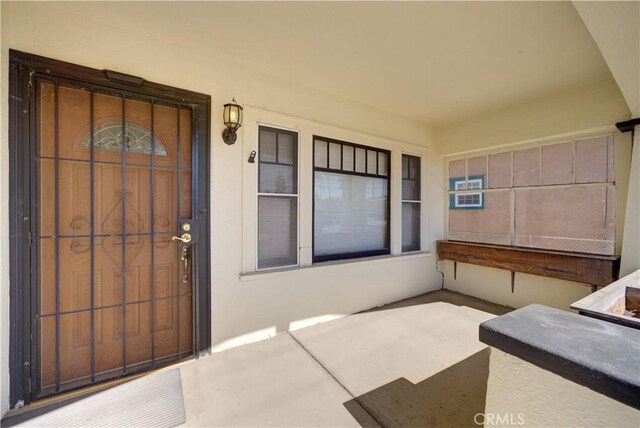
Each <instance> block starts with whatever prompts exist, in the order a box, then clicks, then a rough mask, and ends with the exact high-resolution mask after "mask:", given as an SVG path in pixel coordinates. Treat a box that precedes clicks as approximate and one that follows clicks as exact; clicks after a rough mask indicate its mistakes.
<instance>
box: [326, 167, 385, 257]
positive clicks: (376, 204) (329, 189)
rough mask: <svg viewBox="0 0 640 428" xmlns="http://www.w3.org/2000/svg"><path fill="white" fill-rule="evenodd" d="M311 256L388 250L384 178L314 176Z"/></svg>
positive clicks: (334, 174) (333, 175)
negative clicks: (312, 252) (312, 247)
mask: <svg viewBox="0 0 640 428" xmlns="http://www.w3.org/2000/svg"><path fill="white" fill-rule="evenodd" d="M314 193H315V195H314V197H315V211H314V256H327V255H344V254H349V253H362V252H369V251H380V250H386V249H388V248H389V246H388V242H387V230H388V218H387V207H388V195H387V179H383V178H372V177H360V176H355V175H343V174H336V173H325V172H316V173H315V192H314Z"/></svg>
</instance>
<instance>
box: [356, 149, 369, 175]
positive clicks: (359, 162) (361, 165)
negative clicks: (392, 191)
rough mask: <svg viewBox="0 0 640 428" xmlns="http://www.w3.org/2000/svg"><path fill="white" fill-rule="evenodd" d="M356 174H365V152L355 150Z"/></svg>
mask: <svg viewBox="0 0 640 428" xmlns="http://www.w3.org/2000/svg"><path fill="white" fill-rule="evenodd" d="M356 172H367V151H366V150H364V149H359V148H356Z"/></svg>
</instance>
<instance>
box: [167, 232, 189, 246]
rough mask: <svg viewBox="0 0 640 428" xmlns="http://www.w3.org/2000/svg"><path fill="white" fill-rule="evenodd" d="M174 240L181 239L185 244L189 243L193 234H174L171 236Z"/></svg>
mask: <svg viewBox="0 0 640 428" xmlns="http://www.w3.org/2000/svg"><path fill="white" fill-rule="evenodd" d="M171 240H172V241H181V242H183V243H184V244H188V243H189V242H191V235H190V234H188V233H183V234H182V236H172V237H171Z"/></svg>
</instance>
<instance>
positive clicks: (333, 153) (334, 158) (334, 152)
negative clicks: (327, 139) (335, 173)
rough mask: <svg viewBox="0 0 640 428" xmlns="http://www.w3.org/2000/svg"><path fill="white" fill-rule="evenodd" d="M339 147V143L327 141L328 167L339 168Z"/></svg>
mask: <svg viewBox="0 0 640 428" xmlns="http://www.w3.org/2000/svg"><path fill="white" fill-rule="evenodd" d="M340 149H341V145H340V144H336V143H329V168H331V169H341V168H340Z"/></svg>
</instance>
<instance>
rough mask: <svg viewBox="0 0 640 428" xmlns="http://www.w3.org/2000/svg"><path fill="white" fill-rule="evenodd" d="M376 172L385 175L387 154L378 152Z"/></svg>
mask: <svg viewBox="0 0 640 428" xmlns="http://www.w3.org/2000/svg"><path fill="white" fill-rule="evenodd" d="M378 169H379V171H378V173H379V174H380V175H387V154H386V153H383V152H378Z"/></svg>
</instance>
